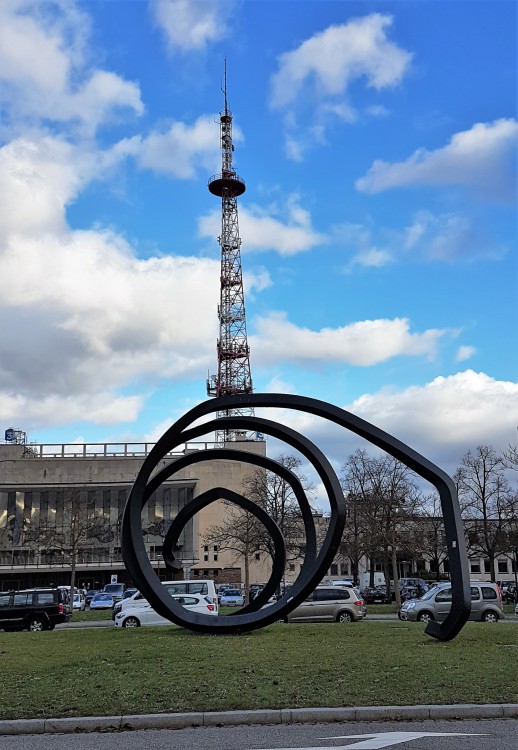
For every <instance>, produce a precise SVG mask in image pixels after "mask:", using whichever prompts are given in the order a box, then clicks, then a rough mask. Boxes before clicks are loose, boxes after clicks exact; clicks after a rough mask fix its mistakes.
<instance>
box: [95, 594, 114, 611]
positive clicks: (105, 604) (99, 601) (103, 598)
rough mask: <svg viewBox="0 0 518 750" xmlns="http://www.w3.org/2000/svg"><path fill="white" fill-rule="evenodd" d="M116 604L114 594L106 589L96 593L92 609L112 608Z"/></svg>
mask: <svg viewBox="0 0 518 750" xmlns="http://www.w3.org/2000/svg"><path fill="white" fill-rule="evenodd" d="M114 604H115V602H114V599H113V596H112V595H111V594H108V593H106V592H104V591H101V592H100V593H99V594H96V595H95V596H94V598H93V599H92V601H91V602H90V609H91V610H92V609H112V607H113V605H114Z"/></svg>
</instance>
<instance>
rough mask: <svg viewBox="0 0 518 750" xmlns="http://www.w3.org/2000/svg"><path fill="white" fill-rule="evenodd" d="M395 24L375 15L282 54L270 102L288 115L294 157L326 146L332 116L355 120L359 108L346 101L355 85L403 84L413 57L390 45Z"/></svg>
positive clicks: (321, 34)
mask: <svg viewBox="0 0 518 750" xmlns="http://www.w3.org/2000/svg"><path fill="white" fill-rule="evenodd" d="M391 25H392V17H391V16H388V15H381V14H379V13H372V14H371V15H368V16H364V17H362V18H354V19H351V20H350V21H348V22H347V23H345V24H341V25H337V26H330V27H328V28H327V29H325V30H324V31H321V32H318V33H316V34H314V35H313V36H312V37H311V38H309V39H306V40H305V41H304V42H302V43H301V44H300V45H299V46H298V47H297V48H296V49H294V50H292V51H290V52H285V53H283V54H282V55H280V57H279V68H278V70H277V72H276V73H275V74H274V75H273V76H272V80H271V98H270V104H271V106H272V108H274V109H280V110H283V111H284V112H285V113H286V120H285V125H286V131H287V132H286V146H287V153H288V156H289V157H290V158H292V159H295V160H301V159H302V158H303V152H304V150H305V149H306V148H307V147H308V145H310V142H311V141H313V142H315V140H316V141H320V142H322V141H323V140H324V138H323V133H324V131H325V127H326V124H327V123H328V122H329V120H330V118H337V119H339V120H341V121H344V122H354V121H355V120H356V112H355V109H354V107H353V106H352V104H351V103H350V102H349V101H348V88H349V86H350V85H351V84H352V83H353V82H355V81H357V80H364V81H365V82H366V85H367V87H369V88H372V89H375V90H376V91H380V90H382V89H385V88H388V87H394V86H396V85H398V84H399V83H400V81H401V80H402V78H403V76H404V75H405V73H406V71H407V70H408V68H409V66H410V62H411V58H412V55H411V54H410V53H409V52H407V51H406V50H404V49H402V48H400V47H398V46H397V45H396V44H395V43H393V42H391V41H389V39H388V36H387V32H388V30H389V29H390V26H391ZM309 103H310V104H309ZM373 107H374V109H371V114H377V115H380V114H384V112H385V110H384V108H383V107H382V105H379V104H373ZM376 108H377V109H376ZM294 112H298V113H301V112H302V113H304V114H305V115H307V116H308V117H309V119H310V121H311V126H310V128H309V130H307V131H305V130H304V129H302V131H300V130H299V128H298V126H297V119H296V117H295V114H294ZM311 134H312V136H313V137H311ZM315 134H317V137H316V138H315ZM308 136H309V137H308Z"/></svg>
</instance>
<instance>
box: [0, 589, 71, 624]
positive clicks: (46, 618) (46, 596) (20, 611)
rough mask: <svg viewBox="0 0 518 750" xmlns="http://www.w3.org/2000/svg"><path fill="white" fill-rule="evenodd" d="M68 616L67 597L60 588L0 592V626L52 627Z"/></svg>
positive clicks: (65, 619)
mask: <svg viewBox="0 0 518 750" xmlns="http://www.w3.org/2000/svg"><path fill="white" fill-rule="evenodd" d="M70 617H71V611H70V598H69V596H68V592H67V591H64V590H63V589H54V588H38V589H24V590H23V591H2V592H0V630H32V631H33V632H39V631H41V630H54V628H55V627H56V625H58V624H59V623H62V622H68V620H70Z"/></svg>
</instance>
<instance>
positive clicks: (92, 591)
mask: <svg viewBox="0 0 518 750" xmlns="http://www.w3.org/2000/svg"><path fill="white" fill-rule="evenodd" d="M96 594H99V589H88V591H87V592H86V594H85V604H86V606H87V607H89V606H90V602H91V601H92V599H93V598H94V596H95V595H96Z"/></svg>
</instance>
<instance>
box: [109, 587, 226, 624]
mask: <svg viewBox="0 0 518 750" xmlns="http://www.w3.org/2000/svg"><path fill="white" fill-rule="evenodd" d="M162 586H163V587H164V588H165V589H166V591H167V593H168V594H171V595H173V594H177V595H181V594H201V595H202V596H208V597H209V598H210V599H211V600H212V602H213V604H214V606H215V608H216V613H217V611H218V597H217V594H216V587H215V585H214V581H212V580H210V579H207V580H190V581H162ZM147 605H148V601H147V599H145V598H144V596H143V595H142V594H141V593H140V591H137V592H136V594H133V596H130V597H128V598H127V599H122V601H119V602H117V603H116V604H115V606H114V607H113V610H112V620H115V617H116V615H117V613H118V612H121V611H122V610H123V609H126V607H138V606H147Z"/></svg>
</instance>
